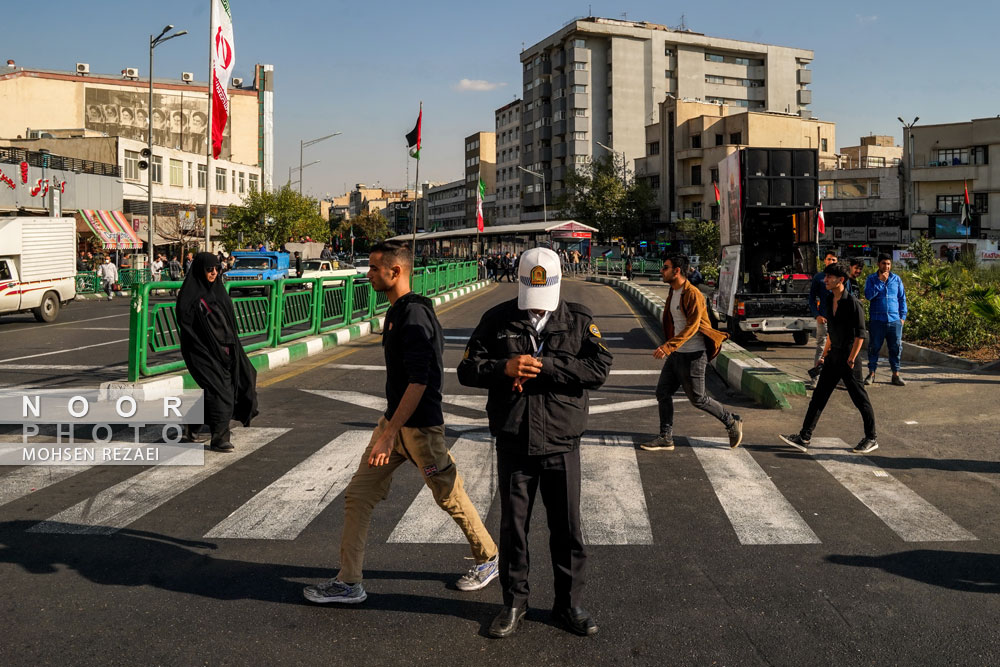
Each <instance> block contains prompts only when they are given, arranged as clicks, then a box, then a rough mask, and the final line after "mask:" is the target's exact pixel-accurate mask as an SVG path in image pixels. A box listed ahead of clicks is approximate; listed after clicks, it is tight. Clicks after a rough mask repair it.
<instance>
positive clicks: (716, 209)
mask: <svg viewBox="0 0 1000 667" xmlns="http://www.w3.org/2000/svg"><path fill="white" fill-rule="evenodd" d="M708 210H709V211H711V212H710V213H709V216H710V217H711V219H712V220H718V219H719V207H718V206H716V205H715V204H712V205H711V206H709V207H708Z"/></svg>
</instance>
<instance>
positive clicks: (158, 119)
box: [84, 87, 232, 160]
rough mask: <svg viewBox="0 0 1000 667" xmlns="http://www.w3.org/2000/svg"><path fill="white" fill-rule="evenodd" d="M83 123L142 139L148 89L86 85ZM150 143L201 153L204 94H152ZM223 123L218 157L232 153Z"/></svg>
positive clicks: (205, 112) (204, 128) (205, 110)
mask: <svg viewBox="0 0 1000 667" xmlns="http://www.w3.org/2000/svg"><path fill="white" fill-rule="evenodd" d="M84 106H85V109H84V127H85V128H86V129H88V130H94V131H97V132H104V133H105V134H107V135H108V136H109V137H124V138H126V139H136V140H138V141H146V132H147V129H148V127H149V116H150V114H149V93H147V92H139V91H138V90H136V91H130V90H120V89H112V88H92V87H88V88H87V89H86V91H85V95H84ZM152 115H153V145H155V146H163V147H165V148H175V149H178V150H182V151H187V152H189V153H198V154H200V155H204V154H205V153H206V151H207V150H208V132H209V127H208V98H207V97H205V96H199V95H188V96H185V95H181V94H177V95H174V94H163V93H154V94H153V114H152ZM229 127H230V126H229V124H228V123H227V124H226V129H225V134H224V136H223V141H222V153H221V154H220V155H219V158H220V159H223V160H228V159H230V158H231V156H232V149H231V146H230V132H229Z"/></svg>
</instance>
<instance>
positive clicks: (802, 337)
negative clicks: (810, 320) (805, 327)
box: [792, 331, 809, 345]
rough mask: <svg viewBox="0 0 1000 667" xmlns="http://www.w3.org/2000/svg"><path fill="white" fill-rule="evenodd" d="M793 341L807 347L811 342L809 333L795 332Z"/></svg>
mask: <svg viewBox="0 0 1000 667" xmlns="http://www.w3.org/2000/svg"><path fill="white" fill-rule="evenodd" d="M792 339H793V340H794V341H795V344H796V345H805V344H806V343H808V342H809V332H808V331H793V332H792Z"/></svg>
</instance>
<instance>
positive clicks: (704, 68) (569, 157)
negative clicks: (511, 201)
mask: <svg viewBox="0 0 1000 667" xmlns="http://www.w3.org/2000/svg"><path fill="white" fill-rule="evenodd" d="M520 59H521V64H522V68H523V72H524V74H523V95H522V100H523V106H522V132H521V165H522V166H524V167H526V168H528V169H531V170H532V171H539V172H541V173H543V174H544V176H545V179H544V181H545V182H544V184H542V183H536V181H537V180H538V179H535V178H534V177H532V176H531V175H529V174H525V173H523V172H522V174H521V186H522V193H524V194H523V199H522V214H521V218H522V220H540V219H541V218H542V206H543V196H544V197H545V198H546V199H547V200H548V201H553V200H554V199H557V198H558V197H559V196H560V195H561V194H562V193H563V182H564V179H565V176H566V173H567V171H568V170H569V169H573V168H574V167H575V166H576V165H581V164H586V163H587V162H588V161H589V160H591V159H592V157H600V156H602V155H604V154H606V153H605V151H607V149H606V148H603V147H601V146H600V144H604V145H605V146H607V147H609V148H610V149H611V150H613V151H616V152H618V153H624V154H625V157H626V162H627V161H628V160H629V159H632V160H634V159H635V158H636V157H641V156H644V155H646V143H647V141H646V131H645V128H646V127H647V126H648V125H649V124H650V123H656V122H658V120H659V111H660V108H659V105H660V102H661V101H662V100H663V99H664V97H665V96H666V95H668V94H669V95H672V96H674V97H675V98H691V99H696V100H702V101H706V102H711V103H716V104H725V105H727V106H729V107H740V108H742V109H744V110H751V111H773V112H780V113H786V114H794V115H800V116H803V117H808V116H809V115H810V111H809V105H810V104H811V102H812V92H811V91H810V90H809V89H808V85H809V84H810V83H811V82H812V73H811V71H810V70H809V69H807V68H806V67H807V65H808V64H809V63H810V62H811V61H812V59H813V52H812V51H808V50H805V49H793V48H788V47H782V46H773V45H768V44H758V43H754V42H742V41H738V40H731V39H721V38H716V37H709V36H706V35H703V34H699V33H695V32H691V31H686V30H673V29H671V28H668V27H666V26H662V25H656V24H652V23H645V22H637V21H622V20H616V19H604V18H597V17H589V18H585V19H580V20H575V21H571V22H570V23H568V24H567V25H566V26H564V27H563V28H562V29H560V30H559V31H557V32H555V33H553V34H552V35H550V36H548V37H546V38H545V39H543V40H542V41H540V42H538V43H537V44H534V45H532V46H531V47H529V48H527V49H525V50H524V51H522V52H521V56H520ZM529 185H531V186H532V191H529V190H528V189H527V186H529ZM543 190H544V194H543Z"/></svg>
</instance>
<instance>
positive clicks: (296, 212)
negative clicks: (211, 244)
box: [219, 185, 330, 251]
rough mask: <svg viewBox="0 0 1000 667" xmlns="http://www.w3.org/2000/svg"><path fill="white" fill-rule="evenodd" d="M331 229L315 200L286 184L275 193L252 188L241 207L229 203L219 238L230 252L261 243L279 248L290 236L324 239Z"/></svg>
mask: <svg viewBox="0 0 1000 667" xmlns="http://www.w3.org/2000/svg"><path fill="white" fill-rule="evenodd" d="M329 229H330V228H329V223H328V222H327V221H326V220H324V219H323V217H322V216H321V215H320V214H319V206H318V205H317V203H316V200H315V199H313V198H311V197H305V196H303V195H300V194H299V193H298V192H297V191H295V190H292V189H291V188H289V187H288V186H287V185H286V186H285V187H283V188H281V189H280V190H278V191H276V192H259V191H257V190H254V189H251V190H250V192H248V193H247V194H246V196H245V197H243V202H242V203H241V204H240V205H239V206H230V207H229V210H228V212H227V213H226V220H225V222H224V223H223V225H222V234H221V235H220V238H219V240H220V241H221V243H222V245H223V246H224V247H225V248H226V250H229V251H232V250H236V249H238V248H240V247H244V248H247V247H251V246H257V245H260V244H261V243H267V244H268V247H271V248H278V247H280V246H281V244H283V243H284V242H285V241H287V240H288V238H289V237H295V238H296V239H297V238H299V237H300V236H309V237H311V238H314V239H325V238H326V237H327V235H328V234H329Z"/></svg>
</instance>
